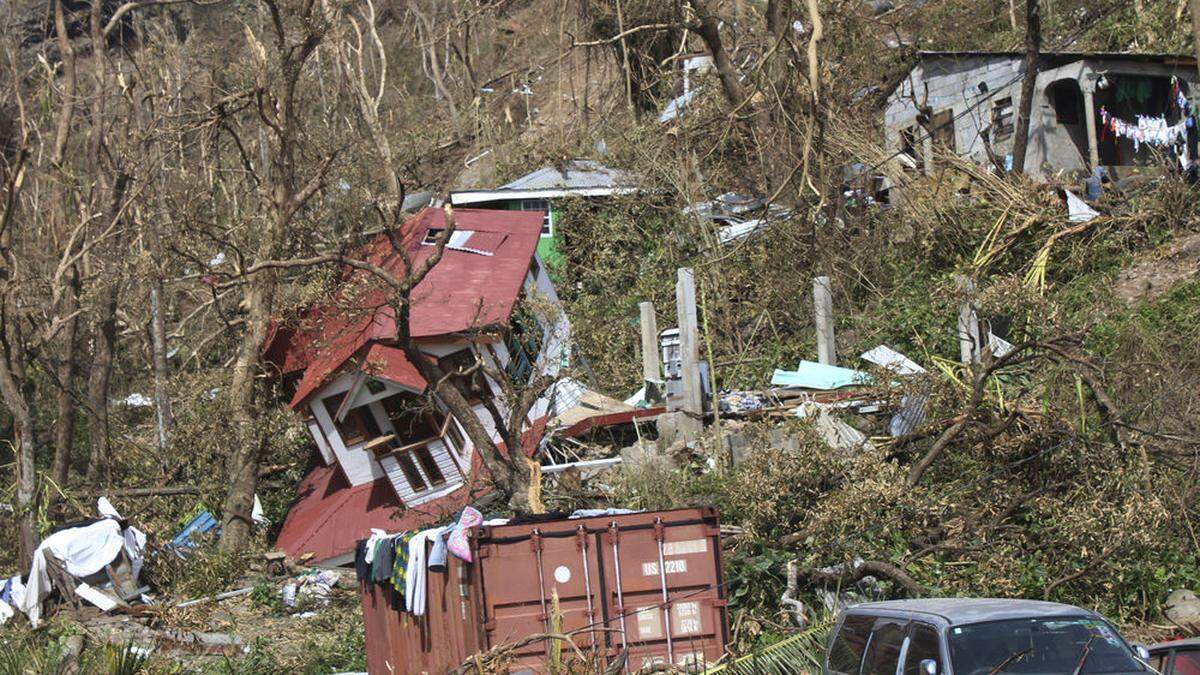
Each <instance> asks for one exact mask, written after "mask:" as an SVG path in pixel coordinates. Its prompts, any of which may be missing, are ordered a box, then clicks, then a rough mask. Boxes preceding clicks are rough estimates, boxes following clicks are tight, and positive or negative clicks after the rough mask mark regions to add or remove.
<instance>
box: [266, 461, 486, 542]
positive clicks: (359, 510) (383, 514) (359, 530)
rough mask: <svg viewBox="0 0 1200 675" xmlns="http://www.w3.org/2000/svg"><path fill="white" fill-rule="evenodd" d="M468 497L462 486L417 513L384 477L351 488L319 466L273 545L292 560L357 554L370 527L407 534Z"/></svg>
mask: <svg viewBox="0 0 1200 675" xmlns="http://www.w3.org/2000/svg"><path fill="white" fill-rule="evenodd" d="M470 493H471V491H470V490H469V489H468V487H467V486H466V485H464V486H463V487H462V488H460V489H458V490H456V491H454V492H452V493H450V494H449V495H446V496H445V497H442V498H441V499H438V500H435V501H433V502H430V503H428V504H422V505H421V506H420V508H419V509H408V510H404V508H403V507H402V506H401V504H400V500H399V498H398V497H396V492H395V490H393V489H392V486H391V485H389V484H388V481H387V479H386V478H380V479H378V480H376V481H373V482H371V483H366V484H364V485H359V486H356V487H353V486H351V485H350V484H349V483H347V482H346V479H345V478H343V477H342V473H341V471H339V470H338V469H337V467H332V466H329V467H319V468H316V469H313V470H312V471H310V472H309V474H308V475H307V476H305V477H304V480H302V481H301V482H300V485H299V487H298V488H297V489H296V501H295V502H294V503H293V504H292V507H291V509H290V510H289V511H288V514H287V518H286V519H285V520H284V521H283V527H282V528H281V529H280V531H279V536H278V537H277V538H276V539H275V546H276V547H277V548H279V549H281V550H283V551H286V552H287V554H288V555H290V556H292V557H293V558H299V557H300V556H303V555H305V554H307V553H312V554H313V560H314V561H316V562H319V561H322V560H328V559H330V558H334V557H337V556H340V555H343V554H345V553H348V552H351V551H353V550H354V546H355V544H357V543H358V540H359V539H365V538H366V537H368V536H370V534H371V528H377V529H380V530H384V531H387V532H403V531H405V530H415V529H419V528H424V527H426V526H428V525H431V524H433V523H435V522H437V521H438V520H441V519H443V518H446V517H449V515H450V514H451V513H453V512H456V511H458V510H460V509H462V507H463V505H465V504H467V503H469V502H470Z"/></svg>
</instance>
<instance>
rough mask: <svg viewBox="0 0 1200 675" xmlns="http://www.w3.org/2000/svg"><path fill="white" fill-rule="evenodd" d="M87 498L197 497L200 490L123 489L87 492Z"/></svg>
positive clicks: (177, 487) (187, 487) (183, 487)
mask: <svg viewBox="0 0 1200 675" xmlns="http://www.w3.org/2000/svg"><path fill="white" fill-rule="evenodd" d="M84 494H86V495H87V496H89V497H174V496H178V495H199V494H200V488H198V487H196V486H195V485H173V486H170V487H157V488H125V489H117V490H104V489H98V490H89V491H87V492H86V493H84Z"/></svg>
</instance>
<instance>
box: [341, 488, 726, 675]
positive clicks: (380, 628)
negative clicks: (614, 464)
mask: <svg viewBox="0 0 1200 675" xmlns="http://www.w3.org/2000/svg"><path fill="white" fill-rule="evenodd" d="M471 547H472V550H473V552H474V562H473V563H466V562H464V561H462V560H459V559H458V558H455V557H454V556H450V559H449V565H448V569H447V571H446V572H445V573H438V572H432V571H430V572H428V574H427V579H426V598H427V600H426V603H427V611H426V614H425V615H424V616H419V617H417V616H412V615H410V614H408V613H406V612H404V611H403V608H402V607H397V606H396V605H397V596H396V594H395V593H394V591H393V590H392V588H391V586H390V585H388V584H378V585H377V584H372V583H370V582H366V583H364V584H363V586H362V589H363V595H362V597H363V618H364V622H365V626H366V649H367V663H368V668H369V670H370V672H371V673H372V674H376V673H378V674H380V675H383V674H388V675H390V674H392V673H395V674H397V675H403V674H414V675H415V674H419V673H430V674H439V673H444V672H446V671H448V670H451V669H453V668H455V667H457V666H458V665H460V664H462V663H463V661H464V660H466V659H467V658H468V657H469V656H471V655H472V654H475V653H478V652H484V651H487V650H488V649H491V648H493V647H496V646H498V645H503V644H510V643H513V642H515V641H517V640H520V639H522V638H525V637H528V636H531V635H536V634H539V633H545V632H548V630H549V628H550V621H551V614H552V605H553V602H554V598H555V597H557V599H558V606H559V613H560V615H561V617H562V631H563V632H567V633H570V632H572V631H577V630H580V629H582V631H581V632H580V633H578V634H577V635H576V636H575V641H576V643H577V645H578V646H579V648H580V649H581V650H583V651H584V652H585V653H587V654H588V655H589V656H594V657H595V658H596V659H597V660H598V661H599V662H600V663H603V664H608V663H612V662H613V661H614V660H616V659H619V658H620V657H621V655H622V654H625V653H627V654H628V659H627V661H626V668H625V671H626V672H633V671H636V670H638V669H639V668H642V667H643V666H647V665H652V664H655V663H668V662H669V663H674V664H677V665H684V666H687V665H692V666H696V667H699V668H702V667H703V664H705V663H713V662H715V661H717V660H718V659H720V658H721V656H722V655H723V654H724V653H725V645H726V643H727V642H728V640H729V618H728V614H727V611H726V606H725V605H726V601H725V583H724V576H723V572H722V567H721V538H720V530H719V527H718V522H717V512H716V510H715V509H712V508H692V509H678V510H673V511H655V512H642V513H632V514H623V515H603V516H596V517H590V518H579V519H560V520H548V521H542V522H531V523H523V524H509V525H498V526H493V527H481V528H479V529H477V530H476V531H475V533H474V536H473V538H472V544H471ZM546 650H547V644H546V642H545V641H537V642H533V643H532V644H529V645H527V646H525V647H522V648H520V649H518V650H516V652H515V654H514V657H515V658H514V665H513V667H512V669H511V672H514V673H542V672H545V670H546ZM569 651H570V650H569V648H564V652H568V653H569Z"/></svg>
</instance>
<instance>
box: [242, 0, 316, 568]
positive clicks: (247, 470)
mask: <svg viewBox="0 0 1200 675" xmlns="http://www.w3.org/2000/svg"><path fill="white" fill-rule="evenodd" d="M262 6H263V8H264V10H265V11H266V12H267V14H268V16H269V21H268V25H269V28H267V29H266V30H265V31H264V34H263V36H262V37H263V39H264V40H266V41H267V42H268V43H269V44H270V47H269V48H268V47H267V46H264V45H263V44H262V42H261V41H260V38H259V36H258V35H255V34H254V31H252V30H251V29H249V28H247V29H246V39H247V41H248V42H249V45H250V47H249V48H250V52H251V54H252V57H253V59H254V61H255V65H256V67H257V69H258V71H259V76H258V81H257V83H256V85H255V88H254V91H253V92H252V96H253V100H254V103H255V109H256V111H257V115H258V118H259V122H260V123H261V125H262V126H261V127H260V133H261V135H262V137H263V138H264V139H265V140H264V142H263V144H262V146H261V148H260V149H261V151H262V153H263V155H264V159H265V161H264V162H263V164H266V165H267V166H264V167H263V170H262V171H259V170H255V169H254V168H253V164H251V163H250V162H249V161H247V162H246V166H247V167H248V169H249V170H250V171H251V172H252V174H253V178H254V182H255V184H256V185H257V186H258V193H259V194H260V195H261V198H262V201H263V202H264V206H265V208H266V212H267V217H266V223H265V224H264V225H265V231H264V232H262V233H261V235H260V238H259V241H258V246H257V249H256V250H255V252H254V257H255V259H258V260H274V259H277V258H279V256H280V255H281V254H282V253H283V251H284V247H285V246H286V245H287V243H288V240H289V235H290V234H291V230H292V226H293V224H294V223H295V221H296V218H297V215H298V213H299V212H300V211H301V209H303V208H304V207H305V206H306V205H307V204H308V202H309V200H310V199H312V198H313V196H314V195H315V194H316V193H317V191H318V190H320V188H321V186H322V185H323V182H324V180H325V176H326V174H327V173H328V170H329V167H330V165H331V164H332V162H333V160H334V156H333V155H332V154H331V155H329V156H328V157H326V158H324V159H323V160H321V161H320V162H318V164H317V166H316V168H314V169H313V170H312V173H311V174H310V175H308V176H303V175H302V170H303V166H304V164H303V160H302V158H301V156H300V153H301V152H302V147H301V146H302V144H303V140H302V138H301V134H302V131H303V129H302V126H303V119H302V115H301V97H302V93H301V92H300V87H301V84H302V81H303V79H304V70H305V64H306V63H307V62H308V60H309V58H310V57H312V55H313V54H314V53H315V52H316V49H317V47H318V45H320V44H321V41H322V40H323V39H324V37H325V32H326V30H327V29H328V25H327V21H326V18H325V17H324V16H323V15H322V13H321V12H320V9H319V7H318V5H317V3H316V2H315V0H302V1H301V2H300V3H299V4H298V6H296V7H295V8H292V7H290V6H288V7H285V6H284V5H281V4H280V3H278V2H276V0H263V2H262ZM289 26H290V27H289ZM227 128H228V127H227ZM231 133H235V132H232V130H231ZM278 287H279V276H278V270H276V269H274V268H264V269H263V271H262V273H261V274H255V275H253V276H252V277H249V279H248V281H247V283H246V284H245V286H244V289H243V293H242V303H243V305H244V307H245V308H246V323H245V330H244V331H243V333H242V337H241V339H240V344H239V346H238V351H237V356H236V358H235V359H234V361H233V377H232V381H231V383H230V387H229V393H228V395H229V396H230V397H231V399H232V401H233V403H234V409H235V411H236V412H235V415H236V419H235V420H234V422H235V424H236V425H237V426H238V428H239V429H240V430H241V431H242V434H241V437H240V439H239V442H238V443H237V445H236V446H235V447H234V448H233V449H232V451H231V457H230V464H229V491H228V493H227V494H226V497H225V501H224V504H223V507H222V514H223V515H222V530H221V548H222V549H223V550H235V549H239V548H241V547H243V546H244V545H245V544H246V542H247V541H248V539H249V536H250V532H251V529H252V527H253V522H252V521H251V518H250V511H251V508H252V507H253V505H254V492H255V489H256V487H257V482H258V467H259V463H260V461H261V458H262V456H263V454H264V452H265V451H266V449H267V448H268V446H269V442H270V439H269V438H267V437H266V436H265V435H264V434H263V433H261V432H260V431H257V430H256V429H255V411H256V410H257V407H258V404H259V403H260V401H259V397H258V393H259V386H260V381H261V376H262V370H261V365H262V358H261V356H262V355H261V349H260V348H261V345H262V344H263V343H264V342H265V341H266V338H267V331H268V328H269V326H270V322H271V317H272V314H273V312H274V310H275V299H276V293H277V290H278Z"/></svg>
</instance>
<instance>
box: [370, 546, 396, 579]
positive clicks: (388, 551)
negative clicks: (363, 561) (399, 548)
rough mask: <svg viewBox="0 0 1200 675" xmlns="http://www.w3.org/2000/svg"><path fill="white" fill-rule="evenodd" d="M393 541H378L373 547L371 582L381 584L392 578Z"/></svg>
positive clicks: (393, 561) (394, 549)
mask: <svg viewBox="0 0 1200 675" xmlns="http://www.w3.org/2000/svg"><path fill="white" fill-rule="evenodd" d="M395 541H396V540H395V539H392V538H388V539H380V540H379V543H378V544H376V545H375V562H373V563H371V581H374V582H375V583H377V584H382V583H383V582H385V581H387V580H388V579H391V578H392V566H393V565H394V563H395V558H396V544H395Z"/></svg>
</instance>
